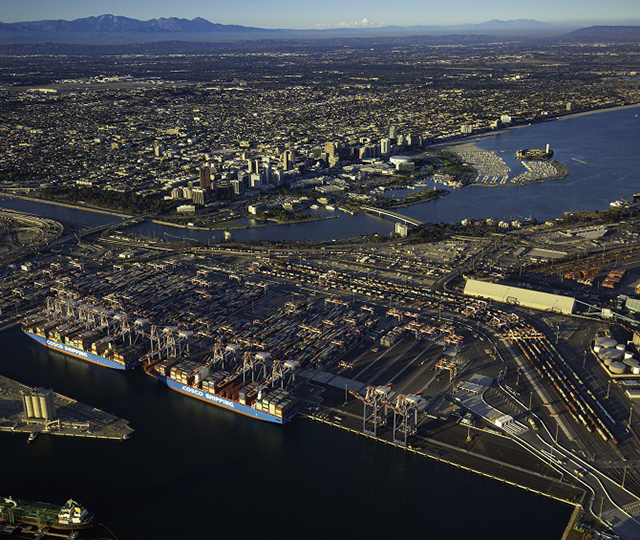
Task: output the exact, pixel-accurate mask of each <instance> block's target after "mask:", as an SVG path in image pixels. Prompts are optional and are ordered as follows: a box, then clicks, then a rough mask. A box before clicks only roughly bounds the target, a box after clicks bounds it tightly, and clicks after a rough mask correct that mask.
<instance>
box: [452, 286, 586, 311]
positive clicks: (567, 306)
mask: <svg viewBox="0 0 640 540" xmlns="http://www.w3.org/2000/svg"><path fill="white" fill-rule="evenodd" d="M464 294H466V295H468V296H475V297H478V298H487V299H490V300H495V301H496V302H503V303H505V304H513V305H519V306H523V307H528V308H532V309H538V310H540V311H553V312H555V313H562V314H564V315H571V314H572V313H573V312H574V309H575V298H571V297H570V296H562V295H559V294H551V293H545V292H540V291H532V290H529V289H522V288H520V287H513V286H511V285H500V284H499V283H490V282H488V281H479V280H476V279H468V280H467V282H466V284H465V286H464Z"/></svg>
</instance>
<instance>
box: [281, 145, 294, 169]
mask: <svg viewBox="0 0 640 540" xmlns="http://www.w3.org/2000/svg"><path fill="white" fill-rule="evenodd" d="M295 159H296V156H295V154H294V152H293V150H285V151H284V153H283V154H282V168H283V169H284V170H285V171H290V170H291V169H293V164H294V162H295Z"/></svg>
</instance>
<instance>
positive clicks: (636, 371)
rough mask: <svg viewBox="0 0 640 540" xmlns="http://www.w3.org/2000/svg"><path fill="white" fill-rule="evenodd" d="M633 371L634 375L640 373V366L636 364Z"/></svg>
mask: <svg viewBox="0 0 640 540" xmlns="http://www.w3.org/2000/svg"><path fill="white" fill-rule="evenodd" d="M631 373H633V374H634V375H640V366H634V367H632V368H631Z"/></svg>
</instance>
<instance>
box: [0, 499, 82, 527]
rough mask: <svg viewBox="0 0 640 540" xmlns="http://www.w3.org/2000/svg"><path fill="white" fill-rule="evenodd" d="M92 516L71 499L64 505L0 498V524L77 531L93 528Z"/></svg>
mask: <svg viewBox="0 0 640 540" xmlns="http://www.w3.org/2000/svg"><path fill="white" fill-rule="evenodd" d="M93 518H94V515H93V513H92V512H89V511H88V510H87V509H86V508H85V507H84V506H81V505H80V504H78V503H77V502H75V501H74V500H73V499H69V500H68V501H67V502H66V503H65V504H64V505H62V506H60V505H59V504H50V503H43V502H30V501H23V500H21V499H14V498H12V497H0V522H6V523H11V524H16V523H24V524H27V525H35V526H36V527H38V528H44V527H49V528H51V529H62V530H79V529H88V528H89V527H91V526H93Z"/></svg>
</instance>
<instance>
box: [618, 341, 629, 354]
mask: <svg viewBox="0 0 640 540" xmlns="http://www.w3.org/2000/svg"><path fill="white" fill-rule="evenodd" d="M616 349H618V350H619V351H622V352H624V351H625V350H626V349H627V346H626V345H625V344H624V343H618V344H617V345H616Z"/></svg>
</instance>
